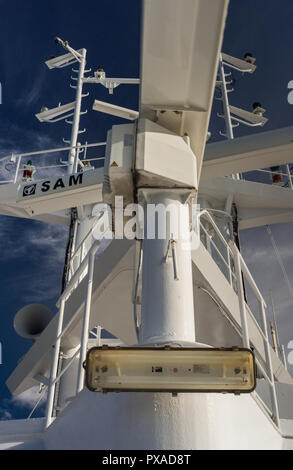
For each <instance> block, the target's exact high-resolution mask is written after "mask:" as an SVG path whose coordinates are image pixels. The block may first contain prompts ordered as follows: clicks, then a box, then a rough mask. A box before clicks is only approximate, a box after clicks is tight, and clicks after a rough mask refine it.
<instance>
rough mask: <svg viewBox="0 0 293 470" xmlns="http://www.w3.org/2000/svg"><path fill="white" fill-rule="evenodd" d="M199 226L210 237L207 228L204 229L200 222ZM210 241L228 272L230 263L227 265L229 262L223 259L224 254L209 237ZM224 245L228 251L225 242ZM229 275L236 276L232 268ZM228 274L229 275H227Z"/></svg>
mask: <svg viewBox="0 0 293 470" xmlns="http://www.w3.org/2000/svg"><path fill="white" fill-rule="evenodd" d="M200 226H201V227H202V229H203V231H204V232H205V234H206V235H207V236H208V237H209V238H210V236H209V233H208V232H207V230H206V229H205V227H204V226H203V225H202V224H200ZM210 243H211V244H212V245H213V247H214V248H215V250H216V251H217V253H218V255H219V256H220V257H221V259H222V261H223V263H224V264H225V266H226V268H228V270H229V272H230V265H229V263H227V261H226V260H225V258H224V256H223V255H222V253H221V252H220V250H219V248H218V247H217V245H216V244H215V242H214V241H213V240H212V239H211V238H210ZM225 246H226V247H227V251H228V249H229V246H228V244H227V242H226V244H225ZM231 275H232V276H234V277H235V278H236V276H235V274H234V273H233V271H232V270H231ZM229 276H230V275H229Z"/></svg>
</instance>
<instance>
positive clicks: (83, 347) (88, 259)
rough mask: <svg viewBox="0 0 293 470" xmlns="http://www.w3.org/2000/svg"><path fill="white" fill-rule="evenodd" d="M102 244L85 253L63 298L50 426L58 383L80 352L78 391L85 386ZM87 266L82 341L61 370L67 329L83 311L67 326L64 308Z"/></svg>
mask: <svg viewBox="0 0 293 470" xmlns="http://www.w3.org/2000/svg"><path fill="white" fill-rule="evenodd" d="M99 247H100V241H95V242H94V243H93V244H92V246H91V248H90V249H89V251H88V253H87V254H86V255H85V257H84V259H83V260H82V262H81V263H80V265H79V267H78V268H77V269H76V271H75V273H74V274H73V275H72V277H71V279H70V280H69V282H68V284H67V287H66V289H65V290H64V292H63V293H62V295H61V297H60V298H59V301H58V305H59V306H60V308H59V312H58V322H57V330H56V337H55V341H54V346H53V351H54V352H53V359H52V366H51V373H50V379H49V384H48V397H47V407H46V427H48V426H50V424H51V423H52V420H53V419H54V397H55V391H56V385H57V383H58V382H59V381H60V379H61V377H62V376H63V374H64V373H65V372H66V371H67V370H68V369H69V367H70V366H71V365H72V364H73V361H74V360H75V359H76V357H77V356H78V355H79V366H78V378H77V387H76V395H77V394H78V393H79V392H80V391H81V390H82V388H83V385H84V368H83V362H84V360H85V358H86V351H87V344H88V338H89V321H90V310H91V301H92V290H93V275H94V262H95V255H96V253H97V251H98V249H99ZM85 270H87V283H86V293H85V305H84V311H83V315H82V331H81V342H80V347H79V348H78V349H77V350H76V351H75V353H74V355H73V356H72V357H71V358H70V360H69V361H68V363H67V364H66V366H65V367H64V368H63V369H62V370H61V371H60V372H58V363H59V360H60V356H61V342H62V337H63V336H64V334H65V333H66V332H67V330H68V329H69V327H70V326H71V325H72V323H73V322H74V321H75V320H76V319H77V317H78V315H79V307H78V308H77V310H76V312H75V313H74V314H73V316H72V317H71V319H70V321H69V322H68V323H67V325H66V326H65V327H64V311H65V304H66V301H67V300H68V298H69V297H70V295H71V293H72V291H73V289H75V286H76V283H77V282H79V280H80V276H81V275H83V273H84V271H85Z"/></svg>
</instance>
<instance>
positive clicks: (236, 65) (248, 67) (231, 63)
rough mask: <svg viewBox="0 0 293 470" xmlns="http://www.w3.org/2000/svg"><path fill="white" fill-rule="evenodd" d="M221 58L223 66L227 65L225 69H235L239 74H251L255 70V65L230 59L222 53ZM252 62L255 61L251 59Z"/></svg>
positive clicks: (233, 58) (229, 56)
mask: <svg viewBox="0 0 293 470" xmlns="http://www.w3.org/2000/svg"><path fill="white" fill-rule="evenodd" d="M222 58H223V62H224V65H227V67H231V68H232V69H236V70H238V71H239V72H243V73H244V72H248V73H253V72H254V71H255V69H256V65H254V64H252V63H250V62H247V61H246V60H242V59H237V58H236V57H232V56H231V55H228V54H224V53H222ZM252 60H255V59H253V58H252Z"/></svg>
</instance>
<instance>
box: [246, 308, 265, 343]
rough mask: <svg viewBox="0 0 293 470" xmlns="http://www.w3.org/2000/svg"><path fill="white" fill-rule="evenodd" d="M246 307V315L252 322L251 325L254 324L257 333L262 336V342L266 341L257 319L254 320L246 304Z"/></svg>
mask: <svg viewBox="0 0 293 470" xmlns="http://www.w3.org/2000/svg"><path fill="white" fill-rule="evenodd" d="M246 307H247V313H248V315H249V317H250V318H251V319H252V321H253V323H254V324H255V326H256V327H257V329H258V331H259V333H260V334H261V336H262V339H263V340H264V341H267V338H266V336H265V334H264V332H263V331H262V329H261V326H260V325H259V323H258V321H257V319H256V318H255V316H254V315H253V313H252V311H251V309H250V308H249V305H247V304H246Z"/></svg>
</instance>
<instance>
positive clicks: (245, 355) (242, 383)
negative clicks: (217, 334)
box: [85, 346, 256, 394]
mask: <svg viewBox="0 0 293 470" xmlns="http://www.w3.org/2000/svg"><path fill="white" fill-rule="evenodd" d="M85 369H86V386H87V388H88V389H89V390H91V391H93V392H171V393H184V392H199V393H209V392H215V393H235V394H239V393H250V392H252V391H253V390H254V388H255V386H256V374H255V359H254V355H253V353H252V351H251V350H249V349H238V348H230V349H226V348H222V349H214V348H171V347H167V348H166V347H163V348H148V347H134V348H127V347H108V346H102V347H94V348H92V349H90V350H89V351H88V353H87V359H86V364H85Z"/></svg>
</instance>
